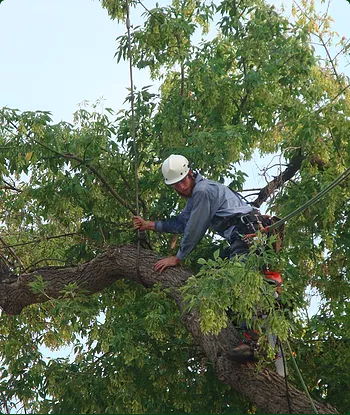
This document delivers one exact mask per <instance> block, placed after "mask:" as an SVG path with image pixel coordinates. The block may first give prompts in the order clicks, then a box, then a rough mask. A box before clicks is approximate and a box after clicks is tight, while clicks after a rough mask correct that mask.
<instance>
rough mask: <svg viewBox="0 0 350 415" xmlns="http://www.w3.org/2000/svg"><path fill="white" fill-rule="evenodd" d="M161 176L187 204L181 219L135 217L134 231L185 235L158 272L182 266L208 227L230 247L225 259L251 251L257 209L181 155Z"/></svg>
mask: <svg viewBox="0 0 350 415" xmlns="http://www.w3.org/2000/svg"><path fill="white" fill-rule="evenodd" d="M162 173H163V176H164V180H165V184H166V185H168V186H171V187H172V188H173V189H175V191H176V192H177V193H178V194H179V195H180V196H181V197H184V198H186V199H187V203H186V206H185V208H184V209H183V210H182V211H181V213H180V214H179V215H178V216H176V217H173V218H170V219H167V220H161V221H147V220H145V219H143V218H141V217H140V216H135V217H134V228H135V229H139V230H141V231H144V230H152V231H155V232H168V233H175V234H180V233H183V234H184V237H183V239H182V241H181V245H180V248H179V250H178V252H177V254H176V255H175V256H169V257H167V258H164V259H161V260H160V261H158V262H156V264H155V265H154V269H155V270H156V271H160V272H163V271H164V270H165V269H166V268H168V267H174V266H176V265H178V264H180V262H181V261H183V260H184V259H185V258H186V257H187V256H188V255H189V254H190V253H191V252H192V250H193V249H194V248H195V247H196V245H197V244H198V243H199V241H200V240H201V239H202V237H203V236H204V234H205V232H206V231H207V230H208V229H209V228H211V229H213V230H214V231H216V232H217V233H218V234H219V235H220V236H222V237H224V238H225V239H226V240H227V242H228V243H229V244H230V246H229V247H227V248H226V249H225V250H224V252H223V253H222V256H223V257H228V258H234V257H235V256H237V255H241V256H242V255H243V256H244V255H246V254H247V253H248V252H249V245H248V243H247V242H246V241H245V240H244V235H246V234H249V233H252V232H255V231H256V230H257V229H258V223H259V222H261V221H262V217H261V214H260V212H259V211H258V210H256V209H254V208H253V207H252V206H250V205H249V204H248V203H247V202H246V201H245V200H244V199H243V198H242V197H241V196H240V195H239V194H238V193H236V192H235V191H233V190H231V189H230V188H229V187H227V186H224V185H223V184H221V183H218V182H215V181H212V180H208V179H205V178H204V177H203V176H202V175H200V174H199V173H198V172H195V171H193V170H192V169H191V167H190V164H189V161H188V160H187V159H186V158H185V157H184V156H182V155H177V154H172V155H171V156H169V157H168V158H167V159H166V160H165V161H164V162H163V165H162ZM245 336H246V337H247V333H246V334H245ZM252 355H253V352H252V348H251V347H250V345H248V344H242V345H240V346H238V347H237V348H235V349H234V351H233V353H232V356H231V357H232V359H234V360H248V359H251V358H252V357H253V356H252Z"/></svg>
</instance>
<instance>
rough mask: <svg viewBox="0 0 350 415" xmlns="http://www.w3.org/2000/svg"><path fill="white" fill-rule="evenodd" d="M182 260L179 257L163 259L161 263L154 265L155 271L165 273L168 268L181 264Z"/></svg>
mask: <svg viewBox="0 0 350 415" xmlns="http://www.w3.org/2000/svg"><path fill="white" fill-rule="evenodd" d="M180 262H181V261H180V260H179V258H178V257H177V256H169V257H168V258H163V259H161V260H160V261H158V262H156V263H155V264H154V270H155V271H159V272H163V271H164V270H165V269H167V268H168V267H176V265H179V264H180Z"/></svg>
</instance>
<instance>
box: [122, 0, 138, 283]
mask: <svg viewBox="0 0 350 415" xmlns="http://www.w3.org/2000/svg"><path fill="white" fill-rule="evenodd" d="M125 7H126V30H127V33H128V55H129V76H130V102H131V134H132V143H133V150H134V160H135V193H136V215H137V216H139V214H140V207H139V178H138V169H139V165H138V156H137V144H136V125H135V108H134V107H135V104H134V102H135V96H134V79H133V72H132V55H131V35H130V27H131V25H130V6H129V1H128V0H126V2H125ZM136 275H137V278H140V230H139V229H137V255H136Z"/></svg>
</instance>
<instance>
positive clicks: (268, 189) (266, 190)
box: [252, 152, 305, 207]
mask: <svg viewBox="0 0 350 415" xmlns="http://www.w3.org/2000/svg"><path fill="white" fill-rule="evenodd" d="M304 158H305V157H304V156H303V155H302V154H301V152H299V153H298V155H297V156H295V157H294V158H293V159H292V160H291V161H290V163H289V165H288V167H287V168H286V169H285V170H284V171H283V172H281V173H280V174H279V175H278V176H276V177H275V178H274V179H273V180H271V181H270V182H269V183H268V184H267V185H266V186H265V187H263V188H262V189H261V190H260V192H259V194H258V197H257V198H256V199H255V200H254V202H253V203H252V204H253V205H254V206H256V207H260V206H261V205H262V204H263V203H264V202H266V200H267V199H268V198H269V197H270V196H271V195H272V194H273V192H274V191H275V190H277V189H279V188H281V187H282V186H283V185H284V184H285V183H286V182H287V181H288V180H290V179H291V178H292V177H293V176H294V175H295V174H296V173H297V172H298V171H299V169H300V167H301V163H302V161H303V160H304Z"/></svg>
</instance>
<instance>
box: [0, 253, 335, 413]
mask: <svg viewBox="0 0 350 415" xmlns="http://www.w3.org/2000/svg"><path fill="white" fill-rule="evenodd" d="M136 258H137V249H136V247H135V246H126V245H123V246H117V247H110V248H109V249H107V250H106V251H105V252H104V253H103V254H100V255H98V256H97V257H96V258H94V259H93V260H91V261H90V262H87V263H84V264H82V265H79V266H77V267H71V268H57V267H52V268H50V267H49V268H42V269H39V270H36V271H35V272H32V273H29V274H24V275H21V276H16V275H14V274H11V272H9V270H8V269H7V270H6V269H5V266H4V264H2V266H1V267H0V306H1V308H2V309H3V311H4V312H6V313H8V314H19V313H20V312H21V310H22V309H23V308H24V307H26V306H28V305H30V304H35V303H41V302H45V301H47V300H48V299H49V298H59V297H60V295H61V290H62V289H64V287H65V286H66V285H67V284H69V283H76V284H78V287H79V288H80V289H83V290H86V291H87V292H89V293H91V294H92V293H95V292H100V291H102V290H103V289H104V288H105V287H108V286H110V285H111V284H113V283H114V282H115V281H117V280H119V279H123V278H124V279H129V280H133V281H136V282H140V281H139V278H140V280H141V282H142V284H144V285H145V286H146V287H149V288H151V287H152V286H153V285H154V284H156V283H159V282H161V283H162V285H163V286H164V288H168V289H169V290H168V291H169V295H170V296H171V297H172V298H173V299H174V300H175V302H176V303H177V305H178V306H179V307H180V309H181V311H182V322H183V324H184V326H185V327H186V329H187V330H188V331H189V332H190V333H191V334H192V336H193V339H194V341H195V343H196V344H199V345H200V346H201V347H202V349H203V350H204V352H205V354H206V356H207V357H208V359H210V361H211V362H212V364H213V366H214V368H215V372H216V374H217V376H218V378H219V379H220V380H221V381H222V382H224V383H226V384H227V385H229V386H231V387H232V389H234V390H236V391H238V392H239V393H241V394H242V395H244V396H245V397H246V398H248V399H249V400H250V401H251V402H252V403H254V404H255V405H256V406H257V407H258V408H259V409H260V411H263V412H265V413H270V414H287V413H290V412H289V409H288V404H287V398H286V387H285V381H284V379H283V378H281V377H280V376H278V375H277V374H276V373H274V372H273V371H270V370H268V369H262V370H261V371H260V372H259V373H257V371H256V366H255V365H254V364H247V365H242V364H236V363H234V362H231V361H230V360H228V359H227V358H226V354H227V352H228V351H229V350H230V349H231V348H232V347H233V346H234V345H236V344H237V343H238V342H239V336H238V333H237V332H236V331H235V329H234V328H233V326H230V327H228V328H226V329H223V330H222V331H221V332H220V333H219V335H217V336H215V335H204V334H203V333H202V332H201V330H200V321H199V316H198V314H197V313H196V312H188V311H186V310H185V308H184V303H183V301H182V298H181V295H180V293H179V290H178V288H179V287H181V286H183V285H184V284H185V282H186V280H187V279H188V277H189V276H190V275H191V273H190V272H189V271H188V270H186V269H184V268H182V267H176V268H168V269H167V270H166V271H165V272H164V273H162V274H160V273H157V272H154V271H153V264H154V263H155V262H156V261H157V260H158V259H159V258H158V257H157V255H156V254H155V253H154V252H152V251H149V250H145V249H141V250H140V260H139V264H140V266H139V276H138V273H137V270H136ZM38 275H40V276H41V277H42V279H43V281H44V283H45V284H46V289H45V293H40V294H36V293H33V291H32V290H31V289H30V286H29V285H28V283H30V282H32V281H35V280H36V278H37V277H38ZM289 395H290V401H291V407H292V413H295V414H307V413H313V410H312V406H311V404H310V402H309V400H308V398H307V396H306V395H305V394H304V393H303V392H300V391H299V390H298V389H296V388H294V387H293V386H292V385H289ZM314 403H315V406H316V408H317V410H318V412H319V413H321V414H337V413H338V412H337V410H336V409H335V408H333V407H331V406H329V405H326V404H324V403H318V402H314Z"/></svg>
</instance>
